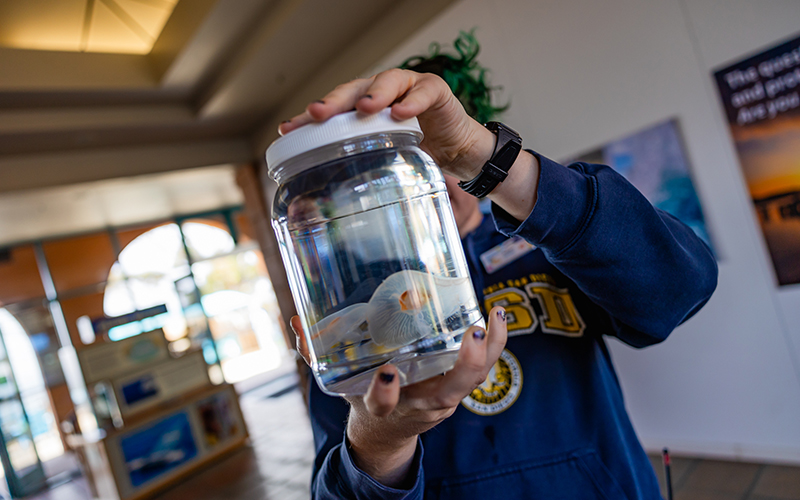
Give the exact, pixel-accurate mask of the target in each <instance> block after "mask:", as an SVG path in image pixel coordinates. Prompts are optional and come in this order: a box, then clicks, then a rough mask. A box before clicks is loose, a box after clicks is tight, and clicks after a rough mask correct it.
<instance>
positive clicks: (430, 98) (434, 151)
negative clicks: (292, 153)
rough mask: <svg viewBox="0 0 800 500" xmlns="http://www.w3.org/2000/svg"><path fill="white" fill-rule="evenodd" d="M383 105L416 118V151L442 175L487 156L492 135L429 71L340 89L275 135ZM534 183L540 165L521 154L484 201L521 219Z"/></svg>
mask: <svg viewBox="0 0 800 500" xmlns="http://www.w3.org/2000/svg"><path fill="white" fill-rule="evenodd" d="M388 106H391V107H392V117H393V118H395V119H397V120H406V119H408V118H412V117H414V116H416V117H417V119H418V120H419V124H420V127H421V128H422V132H423V133H424V134H425V138H424V139H423V140H422V143H420V147H421V148H422V149H423V150H425V151H426V152H427V153H428V154H429V155H431V157H432V158H433V160H434V161H435V162H436V164H437V165H439V167H441V169H442V170H443V171H444V172H445V173H448V174H450V175H452V176H453V177H455V178H457V179H458V180H460V181H467V180H471V179H473V178H474V177H475V176H477V175H478V174H479V173H480V171H481V169H482V168H483V165H484V164H485V163H486V162H487V161H488V160H489V159H490V158H491V157H492V153H493V152H494V147H495V143H496V137H495V135H494V134H493V133H492V132H490V131H489V130H487V129H486V127H484V126H483V125H481V124H480V123H478V122H476V121H475V120H473V119H472V118H470V117H469V115H467V113H466V111H464V107H463V106H462V105H461V103H460V102H459V101H458V99H457V98H456V97H455V96H454V95H453V93H452V92H451V91H450V87H448V86H447V83H445V81H444V80H442V79H441V78H439V77H438V76H436V75H433V74H430V73H415V72H414V71H409V70H401V69H390V70H388V71H384V72H383V73H378V74H377V75H375V76H372V77H370V78H363V79H358V80H353V81H351V82H348V83H344V84H342V85H339V86H338V87H336V88H335V89H333V90H332V91H331V92H329V93H328V94H327V95H326V96H325V97H323V98H322V99H320V100H317V101H314V102H312V103H311V104H309V105H308V106H306V109H305V111H304V112H303V113H301V114H299V115H297V116H295V117H293V118H292V119H290V120H286V121H285V122H283V123H281V124H280V126H279V127H278V132H279V133H280V134H281V135H285V134H288V133H289V132H291V131H292V130H296V129H297V128H299V127H302V126H303V125H307V124H309V123H312V122H323V121H325V120H327V119H328V118H330V117H332V116H334V115H337V114H339V113H344V112H347V111H352V110H353V109H355V110H357V111H358V112H360V113H363V114H367V115H370V114H374V113H377V112H378V111H380V110H382V109H385V108H386V107H388ZM538 182H539V162H538V161H537V160H536V158H535V157H534V156H533V155H531V154H529V153H528V152H526V151H523V152H521V153H520V155H519V156H518V157H517V160H516V162H514V165H513V166H512V168H511V169H510V170H509V174H508V177H507V178H506V180H505V181H503V182H501V183H500V185H499V186H498V187H496V188H495V189H494V191H492V193H490V194H489V198H490V199H491V200H492V201H494V202H495V203H497V204H498V205H499V206H501V207H502V208H503V209H505V211H506V212H508V213H509V214H511V215H512V216H514V217H515V218H516V219H517V220H519V221H523V220H525V219H526V218H527V217H528V215H529V214H530V213H531V210H533V207H534V205H535V204H536V190H537V186H538Z"/></svg>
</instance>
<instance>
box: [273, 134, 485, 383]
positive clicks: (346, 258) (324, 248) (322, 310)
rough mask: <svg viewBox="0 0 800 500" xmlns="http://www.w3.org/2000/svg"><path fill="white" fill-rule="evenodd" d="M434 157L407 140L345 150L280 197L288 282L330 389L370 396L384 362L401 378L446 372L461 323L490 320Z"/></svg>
mask: <svg viewBox="0 0 800 500" xmlns="http://www.w3.org/2000/svg"><path fill="white" fill-rule="evenodd" d="M428 161H430V160H429V159H427V157H425V156H424V155H419V154H414V153H413V151H412V152H408V151H405V152H404V151H402V150H399V151H398V150H388V151H378V152H371V153H368V157H365V155H357V156H355V157H348V158H344V159H340V160H337V161H334V162H330V163H328V164H326V165H323V166H321V167H318V168H319V169H320V172H319V173H318V175H317V176H314V175H311V176H306V177H305V178H303V179H298V180H297V181H296V183H295V184H294V185H293V184H292V183H291V182H290V183H288V185H287V186H285V188H286V189H284V190H283V191H282V193H279V196H278V198H276V203H275V211H276V213H275V215H276V216H277V217H275V220H276V222H277V224H276V227H278V229H279V231H277V232H278V237H279V242H280V245H281V251H282V253H283V258H284V261H285V262H287V263H290V265H287V273H288V277H289V282H290V286H291V287H292V291H293V295H294V297H295V302H296V305H297V308H298V312H299V314H300V317H301V319H302V321H303V327H304V329H305V331H306V338H307V339H308V342H309V349H310V351H311V358H312V368H313V370H314V373H315V375H316V377H317V379H318V381H319V382H320V387H321V388H322V389H323V390H324V391H326V392H328V393H332V394H363V393H364V392H366V390H367V387H368V385H369V383H370V380H371V378H372V376H373V374H374V371H375V369H376V368H377V367H379V366H381V365H383V364H384V363H387V362H391V363H392V364H394V365H395V366H397V368H398V372H399V376H400V382H401V385H407V384H411V383H414V382H418V381H421V380H424V379H426V378H429V377H431V376H434V375H437V374H440V373H443V372H445V371H447V370H449V369H450V368H452V366H453V364H454V363H455V359H456V357H457V354H458V349H459V347H460V345H461V337H462V335H463V333H464V331H465V330H466V329H467V328H468V327H469V326H471V325H473V324H479V325H481V326H483V317H482V315H481V312H480V309H479V307H478V304H477V301H476V300H475V293H474V291H473V288H472V283H471V281H470V278H469V272H468V270H467V266H466V260H465V258H464V254H463V250H462V249H461V245H460V240H459V235H458V229H457V228H456V225H455V221H454V219H453V216H452V210H451V208H450V201H449V198H448V195H447V191H446V188H445V183H444V179H443V177H442V175H441V173H440V172H439V171H438V169H436V168H431V166H430V165H428V164H426V162H428ZM310 173H311V174H314V172H313V171H311V172H310ZM315 179H316V181H315Z"/></svg>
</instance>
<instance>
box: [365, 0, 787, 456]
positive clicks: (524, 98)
mask: <svg viewBox="0 0 800 500" xmlns="http://www.w3.org/2000/svg"><path fill="white" fill-rule="evenodd" d="M472 27H477V28H478V29H477V31H476V34H477V36H478V39H479V40H480V42H481V44H482V53H481V55H480V57H479V59H480V60H481V61H482V62H483V63H484V64H485V65H487V66H488V67H490V68H491V69H492V75H491V76H492V81H493V82H494V83H495V84H500V85H503V86H504V91H503V93H502V96H503V97H504V98H510V100H511V109H510V110H509V111H508V112H507V113H506V114H505V115H504V117H503V120H504V121H505V122H507V123H508V124H510V125H511V126H513V127H514V128H515V129H517V130H518V131H519V132H520V133H521V134H522V136H523V137H524V139H525V146H527V147H531V148H534V149H537V150H538V151H540V152H542V153H543V154H545V155H547V156H550V157H551V158H555V159H559V158H565V157H569V156H571V155H574V154H576V153H580V152H583V151H586V150H587V149H589V148H592V147H595V146H598V145H602V144H603V143H605V142H606V141H609V140H613V139H617V138H620V137H623V136H625V135H628V134H629V133H631V132H634V131H636V130H639V129H641V128H644V127H647V126H649V125H652V124H655V123H657V122H659V121H662V120H664V119H666V118H669V117H676V118H678V120H679V122H680V124H681V128H682V131H683V134H684V136H685V140H686V147H687V150H688V154H689V158H690V162H691V164H692V165H693V177H694V180H695V184H696V187H697V189H698V194H699V196H700V199H701V202H702V204H703V208H704V212H705V215H706V220H707V223H708V226H709V229H710V231H711V232H712V237H713V239H714V241H715V245H716V248H717V251H718V252H719V254H720V256H721V262H720V279H719V287H718V289H717V291H716V293H715V295H714V297H713V298H712V300H711V301H710V302H709V303H708V305H707V306H706V307H705V308H704V309H703V310H702V311H701V312H700V313H699V314H698V315H697V316H696V317H694V318H693V319H691V320H690V321H689V322H687V323H686V324H685V325H683V326H681V327H680V328H679V329H678V330H677V331H676V332H675V333H674V334H673V336H672V337H670V339H669V340H668V341H667V342H665V343H663V344H661V345H658V346H655V347H651V348H648V349H644V350H641V351H635V350H633V349H630V348H628V347H626V346H623V345H622V344H620V343H618V342H616V341H611V342H610V343H611V344H612V345H611V348H612V353H613V356H614V359H615V362H616V366H617V368H618V372H619V375H620V379H621V383H622V386H623V390H624V392H625V396H626V402H627V406H628V409H629V411H630V413H631V416H632V419H633V421H634V425H635V426H636V429H637V432H638V433H639V436H640V438H641V439H642V441H643V443H644V445H645V446H646V447H647V448H649V449H652V450H656V449H660V448H661V447H662V446H669V447H670V448H671V449H672V451H673V452H677V453H685V454H694V455H704V456H719V457H727V458H740V459H751V460H772V461H785V462H793V463H800V368H799V367H800V329H799V328H798V327H797V325H798V324H800V307H799V306H800V286H794V287H783V288H781V289H780V290H779V289H778V287H777V284H776V281H775V278H774V276H773V271H772V267H771V263H770V261H769V256H768V254H767V252H766V250H765V245H764V242H763V239H762V237H761V232H760V230H759V228H758V226H757V222H756V219H755V214H754V212H753V210H752V207H751V203H750V201H749V198H748V195H747V193H746V189H745V186H744V182H743V178H742V175H741V173H740V169H739V164H738V160H737V157H736V154H735V151H734V149H733V144H732V140H731V138H730V135H729V133H728V130H727V126H726V123H725V121H724V115H723V111H722V107H721V104H720V103H719V102H718V99H717V94H716V89H715V87H714V83H713V80H712V77H711V71H712V69H715V68H718V67H719V66H721V65H725V64H726V63H728V62H733V61H735V60H738V59H740V58H741V57H742V56H744V55H747V54H749V53H752V52H754V51H757V50H758V49H761V48H766V47H768V46H770V45H772V44H773V43H774V42H777V41H780V40H783V39H785V38H787V37H790V36H792V35H793V34H794V33H797V32H798V30H800V28H798V27H800V3H798V2H796V1H793V0H783V1H778V0H770V1H765V2H748V1H745V0H692V1H686V0H658V1H656V0H648V1H644V0H639V1H636V0H607V1H604V2H595V1H592V0H570V1H566V2H564V1H555V0H539V1H536V2H529V1H524V0H508V1H499V0H494V1H486V0H463V1H461V2H459V3H457V4H455V5H453V6H452V7H451V8H449V9H448V10H447V11H445V12H444V13H443V14H442V15H440V16H439V17H437V18H436V19H434V20H433V21H432V22H430V23H429V24H428V25H427V26H425V27H424V28H422V29H421V30H420V31H418V32H417V33H416V34H415V35H414V36H413V37H412V38H411V39H409V40H407V41H406V42H405V43H404V44H403V45H402V46H400V47H399V48H398V49H397V50H396V51H395V52H394V53H393V54H391V55H390V56H389V57H388V58H387V59H386V60H385V61H384V62H383V63H382V65H381V67H382V68H388V67H391V66H394V65H397V64H398V63H400V62H401V61H402V60H404V59H405V58H406V57H408V56H410V55H414V54H419V53H423V52H425V51H426V50H427V47H428V44H429V43H430V42H431V41H434V40H436V41H440V42H443V43H448V42H450V41H452V40H453V39H454V38H455V36H456V35H457V33H458V30H459V29H470V28H472Z"/></svg>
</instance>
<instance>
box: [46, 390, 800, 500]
mask: <svg viewBox="0 0 800 500" xmlns="http://www.w3.org/2000/svg"><path fill="white" fill-rule="evenodd" d="M266 390H267V389H264V390H260V389H256V390H254V391H251V392H249V393H247V394H246V395H245V396H243V397H242V409H243V411H244V414H245V418H246V419H247V423H248V426H249V430H250V434H251V437H252V443H251V445H250V446H248V447H246V448H245V449H243V450H240V451H237V452H235V453H233V454H232V455H230V456H228V457H226V458H225V459H224V460H222V461H220V462H218V463H217V464H215V465H213V466H210V467H208V468H206V469H204V470H203V471H201V472H200V473H198V474H196V475H194V476H192V477H191V478H189V479H188V480H187V481H186V482H183V483H181V484H179V485H178V486H175V487H173V488H171V489H169V490H167V491H165V492H163V493H161V494H160V495H159V496H157V497H155V500H187V499H191V500H206V499H207V500H223V499H224V500H238V499H242V500H244V499H246V500H273V499H280V500H306V499H308V498H309V492H308V486H309V481H310V477H311V466H312V460H313V456H314V447H313V441H312V437H311V430H310V428H309V422H308V417H307V415H306V411H305V407H304V406H303V399H302V397H301V395H300V393H299V392H298V391H296V390H295V391H291V392H287V393H285V394H283V395H281V396H279V397H273V398H270V397H267V396H266V394H265V391H266ZM651 460H652V462H653V467H654V469H655V470H656V474H657V475H658V477H659V481H660V482H661V484H662V485H664V473H663V467H662V465H661V457H660V456H653V457H651ZM672 484H673V492H674V499H675V500H800V468H798V467H786V466H777V465H761V464H750V463H741V462H723V461H716V460H701V459H693V458H683V457H674V456H673V457H672ZM663 494H664V495H665V497H666V489H663ZM88 498H89V494H88V489H87V488H86V485H85V483H84V482H83V481H82V480H77V481H73V482H71V483H68V484H65V485H63V486H60V487H58V488H56V489H54V490H52V491H50V492H47V493H44V494H41V495H38V496H36V497H33V499H35V500H83V499H88Z"/></svg>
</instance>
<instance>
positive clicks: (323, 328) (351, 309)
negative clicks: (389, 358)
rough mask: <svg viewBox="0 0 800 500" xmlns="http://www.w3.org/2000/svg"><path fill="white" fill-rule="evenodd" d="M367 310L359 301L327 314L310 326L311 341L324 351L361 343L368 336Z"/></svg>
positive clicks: (365, 305) (327, 351)
mask: <svg viewBox="0 0 800 500" xmlns="http://www.w3.org/2000/svg"><path fill="white" fill-rule="evenodd" d="M367 310H368V307H367V304H366V303H359V304H353V305H351V306H347V307H345V308H344V309H342V310H341V311H337V312H335V313H333V314H330V315H328V316H325V317H324V318H322V319H321V320H320V321H318V322H317V323H315V324H313V325H312V326H311V327H310V328H309V333H310V338H311V341H312V342H313V343H314V345H315V346H316V347H317V348H321V352H323V353H330V352H331V351H334V350H338V349H339V348H343V347H346V346H349V345H352V344H356V343H360V342H361V341H363V340H364V338H365V337H366V336H367V329H366V325H365V323H366V322H367Z"/></svg>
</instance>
